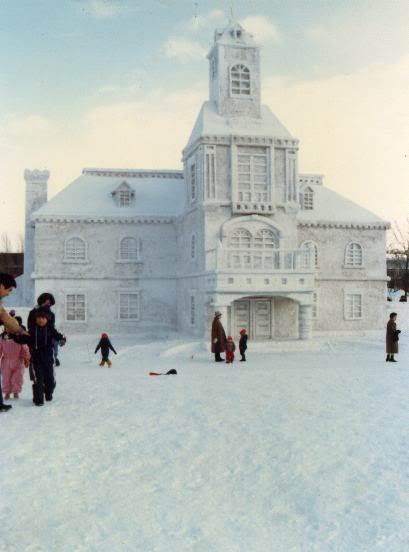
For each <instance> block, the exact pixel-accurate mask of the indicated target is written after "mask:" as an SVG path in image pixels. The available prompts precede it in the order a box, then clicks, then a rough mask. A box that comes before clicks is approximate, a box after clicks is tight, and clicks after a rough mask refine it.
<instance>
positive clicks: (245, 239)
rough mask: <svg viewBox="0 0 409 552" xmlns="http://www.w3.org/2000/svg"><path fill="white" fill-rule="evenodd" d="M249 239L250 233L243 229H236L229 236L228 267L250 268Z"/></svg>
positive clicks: (250, 237)
mask: <svg viewBox="0 0 409 552" xmlns="http://www.w3.org/2000/svg"><path fill="white" fill-rule="evenodd" d="M251 239H252V236H251V234H250V232H249V231H248V230H245V229H244V228H238V229H237V230H235V231H234V232H233V233H232V234H231V236H230V238H229V241H228V246H229V249H230V253H229V260H228V262H229V266H230V267H232V268H251V253H250V248H251Z"/></svg>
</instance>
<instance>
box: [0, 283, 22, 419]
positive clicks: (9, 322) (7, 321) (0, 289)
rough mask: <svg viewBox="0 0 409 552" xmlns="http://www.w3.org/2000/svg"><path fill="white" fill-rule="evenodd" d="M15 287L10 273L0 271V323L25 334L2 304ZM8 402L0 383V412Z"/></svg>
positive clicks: (5, 410) (7, 406) (20, 333)
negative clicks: (5, 399)
mask: <svg viewBox="0 0 409 552" xmlns="http://www.w3.org/2000/svg"><path fill="white" fill-rule="evenodd" d="M16 287H17V284H16V281H15V279H14V278H13V276H11V275H10V274H6V273H5V272H0V324H3V325H4V327H5V329H6V332H9V333H11V334H17V335H27V332H26V331H25V330H24V329H23V328H22V327H21V326H20V324H19V323H18V322H17V320H15V319H14V318H13V317H12V316H10V315H9V313H8V312H7V311H6V309H5V308H4V307H3V305H2V302H1V301H2V299H3V298H4V297H7V296H8V295H10V293H11V292H12V291H13V289H15V288H16ZM10 408H11V405H10V404H4V403H3V393H2V390H1V384H0V412H7V410H10Z"/></svg>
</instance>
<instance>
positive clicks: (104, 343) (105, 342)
mask: <svg viewBox="0 0 409 552" xmlns="http://www.w3.org/2000/svg"><path fill="white" fill-rule="evenodd" d="M99 349H101V355H102V358H101V362H100V363H99V365H100V366H104V364H105V363H107V364H108V367H109V368H111V366H112V362H111V361H110V360H109V350H110V349H111V351H113V352H114V353H115V354H117V352H116V351H115V349H114V348H113V346H112V343H111V342H110V340H109V337H108V334H106V333H102V334H101V339H100V340H99V343H98V345H97V348H96V349H95V353H94V354H96V353H97V352H98V350H99Z"/></svg>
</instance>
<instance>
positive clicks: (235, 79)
mask: <svg viewBox="0 0 409 552" xmlns="http://www.w3.org/2000/svg"><path fill="white" fill-rule="evenodd" d="M230 89H231V93H232V95H234V96H242V95H245V96H249V95H250V90H251V88H250V70H249V69H248V68H247V67H246V66H245V65H242V64H238V65H235V66H234V67H232V68H231V71H230Z"/></svg>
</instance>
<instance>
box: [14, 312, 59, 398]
mask: <svg viewBox="0 0 409 552" xmlns="http://www.w3.org/2000/svg"><path fill="white" fill-rule="evenodd" d="M49 319H50V312H49V309H47V308H41V307H39V308H38V309H36V312H35V326H34V328H33V329H32V331H31V334H30V335H29V336H20V337H17V338H15V339H16V340H17V342H18V343H25V344H27V345H29V347H30V352H31V359H32V363H31V366H32V378H33V403H34V404H35V405H36V406H42V405H43V404H44V397H45V400H46V401H52V400H53V392H54V389H55V386H56V383H55V377H54V358H53V340H54V339H56V340H57V341H58V342H59V344H60V346H61V347H62V346H63V345H65V343H66V341H67V340H66V337H65V336H64V335H62V334H60V333H59V332H58V331H57V330H56V329H55V327H54V326H52V325H50V323H49Z"/></svg>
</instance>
